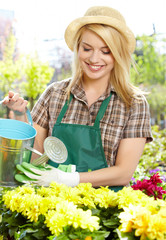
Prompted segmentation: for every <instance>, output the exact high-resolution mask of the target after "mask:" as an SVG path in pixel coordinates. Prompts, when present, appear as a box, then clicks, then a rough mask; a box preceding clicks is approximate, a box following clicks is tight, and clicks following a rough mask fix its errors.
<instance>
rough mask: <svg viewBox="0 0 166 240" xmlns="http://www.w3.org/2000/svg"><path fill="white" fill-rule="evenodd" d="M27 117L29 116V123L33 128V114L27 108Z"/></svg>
mask: <svg viewBox="0 0 166 240" xmlns="http://www.w3.org/2000/svg"><path fill="white" fill-rule="evenodd" d="M26 115H27V118H28V123H29V124H30V125H31V126H33V121H32V116H31V113H30V111H29V109H28V108H27V110H26Z"/></svg>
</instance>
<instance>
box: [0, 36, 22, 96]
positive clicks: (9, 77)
mask: <svg viewBox="0 0 166 240" xmlns="http://www.w3.org/2000/svg"><path fill="white" fill-rule="evenodd" d="M15 44H16V38H15V36H14V35H13V34H12V33H10V34H9V36H8V38H7V42H6V46H5V49H4V55H3V60H2V61H0V89H1V90H2V92H3V93H5V94H6V93H7V92H8V91H9V90H10V89H12V88H13V87H14V82H15V80H16V79H18V80H20V79H21V74H20V73H21V65H20V61H19V60H14V57H13V56H14V51H15Z"/></svg>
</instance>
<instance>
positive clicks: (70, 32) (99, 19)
mask: <svg viewBox="0 0 166 240" xmlns="http://www.w3.org/2000/svg"><path fill="white" fill-rule="evenodd" d="M95 23H96V24H104V25H108V26H111V27H113V28H115V29H116V30H117V31H119V32H120V33H121V34H123V36H124V37H125V38H126V40H127V42H128V47H129V50H130V52H131V53H133V52H134V50H135V45H136V40H135V36H134V34H133V32H132V31H131V30H130V29H129V28H128V27H127V26H126V24H125V23H123V22H121V21H119V20H117V19H115V18H111V17H107V16H84V17H81V18H77V19H75V20H74V21H72V22H71V23H70V24H69V25H68V27H67V28H66V31H65V41H66V44H67V45H68V47H69V48H70V49H71V50H72V51H73V49H74V40H75V36H76V33H77V32H78V31H79V29H80V28H81V27H83V26H85V25H87V24H95Z"/></svg>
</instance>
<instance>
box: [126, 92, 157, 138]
mask: <svg viewBox="0 0 166 240" xmlns="http://www.w3.org/2000/svg"><path fill="white" fill-rule="evenodd" d="M123 138H146V142H150V141H152V140H153V138H152V133H151V125H150V112H149V105H148V103H147V100H146V98H145V97H144V96H142V97H141V99H139V100H138V99H134V100H133V102H132V106H131V109H130V114H129V119H128V121H127V124H126V126H125V129H124V133H123Z"/></svg>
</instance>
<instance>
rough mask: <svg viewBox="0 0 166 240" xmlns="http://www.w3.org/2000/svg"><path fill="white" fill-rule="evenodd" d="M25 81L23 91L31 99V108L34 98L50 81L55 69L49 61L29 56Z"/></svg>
mask: <svg viewBox="0 0 166 240" xmlns="http://www.w3.org/2000/svg"><path fill="white" fill-rule="evenodd" d="M24 72H25V81H24V82H23V83H22V85H21V89H22V92H23V94H24V95H25V96H28V98H29V99H30V101H31V108H32V107H33V104H34V100H35V99H36V98H37V97H38V95H39V94H41V93H42V92H43V91H44V90H45V88H46V86H47V84H48V83H49V82H50V80H51V78H52V76H53V72H54V69H53V68H51V67H50V66H49V64H48V63H43V62H41V61H40V60H39V58H38V57H31V56H28V57H27V58H26V64H25V69H24Z"/></svg>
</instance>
